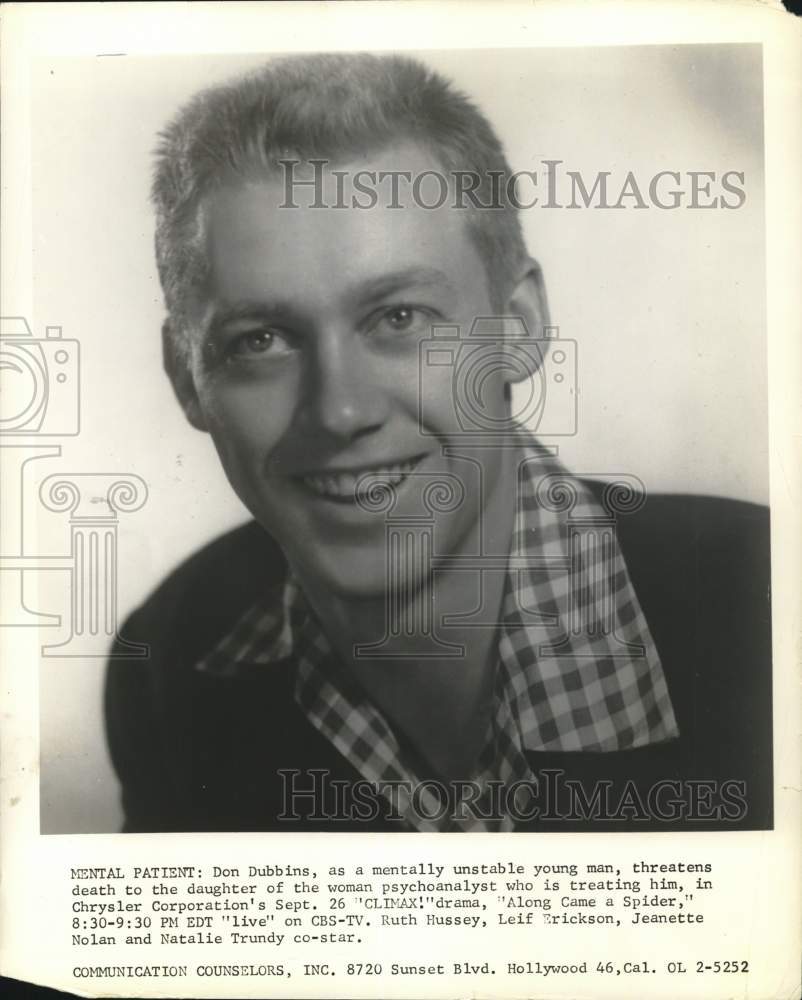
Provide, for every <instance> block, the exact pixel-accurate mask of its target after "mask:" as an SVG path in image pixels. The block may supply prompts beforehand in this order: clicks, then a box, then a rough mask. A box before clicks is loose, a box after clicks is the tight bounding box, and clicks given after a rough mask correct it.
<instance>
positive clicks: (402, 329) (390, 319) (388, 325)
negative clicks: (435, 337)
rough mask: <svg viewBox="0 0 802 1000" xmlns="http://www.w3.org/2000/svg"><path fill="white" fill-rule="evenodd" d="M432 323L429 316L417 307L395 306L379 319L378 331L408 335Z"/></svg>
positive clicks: (386, 310)
mask: <svg viewBox="0 0 802 1000" xmlns="http://www.w3.org/2000/svg"><path fill="white" fill-rule="evenodd" d="M429 321H430V317H429V314H428V313H427V312H426V311H425V310H424V309H419V308H417V307H416V306H393V307H392V308H391V309H385V310H384V311H383V312H382V314H381V315H380V316H379V318H378V322H377V324H376V329H377V330H378V331H385V332H388V333H406V332H407V331H409V330H416V329H419V328H421V327H423V326H424V325H425V324H426V323H428V322H429Z"/></svg>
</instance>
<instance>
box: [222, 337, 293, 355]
mask: <svg viewBox="0 0 802 1000" xmlns="http://www.w3.org/2000/svg"><path fill="white" fill-rule="evenodd" d="M288 350H289V345H288V344H287V341H286V340H285V339H284V338H283V337H282V336H281V335H280V334H279V333H276V332H275V331H274V330H248V331H247V332H245V333H239V334H237V335H236V336H235V337H233V338H232V339H231V341H230V342H229V346H228V350H227V354H228V356H229V357H233V358H244V359H247V358H258V357H264V356H265V355H268V354H269V355H271V356H278V355H282V354H286V352H287V351H288Z"/></svg>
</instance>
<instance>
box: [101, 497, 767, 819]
mask: <svg viewBox="0 0 802 1000" xmlns="http://www.w3.org/2000/svg"><path fill="white" fill-rule="evenodd" d="M768 527H769V526H768V513H767V511H766V510H765V509H764V508H762V507H759V506H756V505H753V504H749V503H742V502H739V501H732V500H722V499H717V498H710V497H692V496H667V495H666V496H659V495H658V496H650V497H649V499H648V502H647V503H646V504H645V506H644V507H643V509H642V510H640V511H639V512H638V513H636V514H633V515H630V516H628V517H622V518H621V519H620V521H619V541H620V544H621V548H622V551H623V553H624V557H625V559H626V562H627V565H628V567H629V572H630V576H631V578H632V582H633V584H634V586H635V590H636V592H637V595H638V598H639V600H640V603H641V606H642V608H643V610H644V613H645V615H646V618H647V620H648V622H649V626H650V628H651V632H652V635H653V637H654V640H655V643H656V645H657V649H658V651H659V653H660V657H661V659H662V663H663V669H664V671H665V675H666V680H667V682H668V686H669V690H670V693H671V698H672V702H673V705H674V710H675V713H676V716H677V721H678V723H679V727H680V731H681V735H680V738H679V739H677V740H672V741H669V742H667V743H664V744H660V745H654V746H650V747H646V748H642V749H637V750H627V751H618V752H613V753H553V752H534V753H531V754H529V755H528V756H529V758H530V762H531V764H532V767H533V770H534V772H535V774H536V775H538V777H539V782H540V785H539V788H540V791H539V797H538V799H537V800H536V801H534V802H532V801H531V800H530V802H529V805H528V806H527V807H526V811H527V814H528V812H532V813H534V812H535V811H537V815H533V816H532V817H531V819H529V820H527V821H522V822H521V824H520V826H519V829H522V830H551V831H558V830H560V831H565V830H587V829H594V830H602V829H604V830H633V829H641V830H669V829H684V830H692V829H693V830H710V829H749V830H754V829H769V828H771V826H772V743H771V617H770V609H769V584H770V573H769V532H768ZM283 568H284V563H283V557H282V555H281V553H280V551H279V549H278V547H277V546H276V545H275V543H274V542H273V541H272V539H271V538H270V537H269V536H268V534H267V533H266V532H265V531H264V530H263V529H262V528H260V527H259V526H258V525H256V524H255V523H251V524H247V525H244V526H243V527H241V528H238V529H236V530H234V531H232V532H230V533H229V534H227V535H225V536H223V537H222V538H219V539H217V540H216V541H214V542H212V543H211V544H210V545H208V546H206V547H205V548H204V549H202V550H201V551H200V552H198V553H196V554H195V555H193V556H192V557H191V558H190V559H189V560H188V561H187V562H185V563H184V564H183V565H182V566H180V567H179V568H178V569H177V570H176V571H175V572H173V573H172V574H171V575H170V576H169V577H168V578H167V580H166V581H165V582H164V583H163V584H162V585H161V586H160V587H159V588H158V590H157V591H156V592H155V593H154V594H153V595H152V596H151V597H150V598H149V599H148V600H147V601H146V602H145V604H144V605H143V606H142V607H141V608H140V609H139V610H138V611H137V612H136V613H135V614H133V615H132V616H131V618H130V619H129V620H128V622H127V623H126V624H125V626H124V627H123V629H122V634H123V636H124V637H125V638H127V639H129V640H133V641H137V642H142V643H147V644H148V645H149V646H150V657H149V658H148V659H146V660H141V659H140V660H135V659H120V658H115V659H112V660H110V665H109V670H108V677H107V685H106V695H105V699H106V723H107V730H108V739H109V745H110V748H111V755H112V759H113V762H114V765H115V767H116V769H117V773H118V775H119V777H120V780H121V782H122V788H123V805H124V810H125V816H126V821H125V827H124V829H125V830H127V831H130V832H145V831H170V830H174V831H190V830H238V831H249V830H292V829H298V828H299V827H301V828H303V829H307V830H310V829H321V830H323V829H328V830H340V831H345V830H379V829H381V830H404V829H406V827H405V826H404V825H403V824H401V823H399V821H398V820H394V819H393V818H392V817H387V816H379V817H378V818H374V819H373V820H371V821H364V820H349V821H341V820H331V819H325V818H320V817H321V816H324V815H325V814H329V815H330V814H331V812H332V811H333V810H334V809H335V804H334V799H333V798H332V796H333V795H334V794H335V793H334V791H333V789H336V788H337V786H336V785H333V784H332V782H333V781H337V780H339V781H344V782H346V783H347V784H348V785H351V784H352V783H354V782H358V781H359V780H360V777H361V776H360V775H359V774H358V772H356V771H355V770H354V769H353V768H352V767H351V766H350V765H349V764H348V763H347V762H346V760H345V759H344V758H343V757H341V756H340V754H339V753H338V752H337V751H336V750H335V749H334V748H333V747H332V746H331V745H330V744H329V743H328V741H327V740H326V739H325V738H324V737H322V736H321V735H320V734H319V733H318V732H317V730H316V729H315V728H314V727H313V726H312V725H311V724H310V723H309V722H308V721H307V720H306V718H305V716H304V714H303V713H302V711H301V710H300V709H299V708H298V707H297V706H296V704H295V702H294V699H293V683H294V663H293V662H292V661H286V662H283V663H281V664H278V665H275V666H267V667H266V666H257V665H254V666H253V667H252V668H251V667H247V666H246V667H245V669H244V670H243V671H242V672H241V673H240V674H239V675H237V676H235V677H233V678H224V677H217V676H211V675H208V674H203V673H201V672H199V671H197V670H196V669H195V664H196V662H197V661H198V660H200V659H201V658H202V656H203V654H204V653H206V652H207V651H208V650H209V649H210V648H211V647H212V646H213V645H214V644H215V643H216V642H217V641H218V640H219V639H220V638H222V636H223V635H224V634H225V633H226V632H227V631H228V630H229V629H230V628H231V627H232V626H233V625H234V623H235V622H236V621H237V619H238V618H239V617H240V616H241V615H242V614H243V612H244V611H245V609H246V608H247V607H248V606H249V605H251V604H252V603H254V601H255V600H256V599H257V596H258V595H259V594H260V593H261V592H263V590H264V588H265V587H266V586H268V585H269V584H270V583H271V581H275V580H277V579H278V578H280V575H281V574H282V573H283ZM116 651H117V652H118V653H119V652H120V651H121V648H120V647H118V649H117V650H116ZM282 770H285V771H288V772H298V773H296V774H295V775H294V776H293V775H290V774H284V775H282V774H280V773H279V772H280V771H282ZM324 770H325V771H328V777H327V778H326V779H325V780H323V779H322V778H321V777H320V773H319V772H321V771H324ZM310 772H312V773H310ZM315 772H317V773H315ZM313 786H314V787H316V788H317V790H318V791H319V792H320V793H321V794H322V795H323V797H324V802H323V805H322V807H321V806H320V805H314V806H313V804H312V800H311V799H306V798H304V797H303V796H300V797H296V798H295V799H291V798H290V799H288V795H289V792H290V791H291V790H292V789H293V788H294V789H295V790H296V791H303V790H304V789H311V788H312V787H313ZM343 787H345V786H340V789H342V788H343ZM339 794H342V792H341V791H340V793H339ZM382 801H383V800H382ZM310 810H311V815H310ZM282 813H294V814H295V815H297V816H298V817H299V818H298V819H297V820H292V819H287V818H283V819H278V817H279V814H282ZM305 814H306V815H305ZM316 816H317V817H318V818H315V817H316Z"/></svg>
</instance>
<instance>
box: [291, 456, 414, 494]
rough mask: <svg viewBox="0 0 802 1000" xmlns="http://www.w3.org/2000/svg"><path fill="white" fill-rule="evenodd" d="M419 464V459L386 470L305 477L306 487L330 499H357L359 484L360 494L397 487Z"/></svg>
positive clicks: (388, 467) (391, 466)
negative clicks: (377, 487)
mask: <svg viewBox="0 0 802 1000" xmlns="http://www.w3.org/2000/svg"><path fill="white" fill-rule="evenodd" d="M417 464H418V459H417V458H415V459H411V460H410V461H408V462H399V464H398V465H390V466H387V467H385V468H376V469H363V470H362V471H361V472H357V473H353V472H338V473H336V474H331V473H327V474H326V475H313V476H304V477H303V481H304V483H305V485H306V486H308V487H309V488H310V489H311V490H314V491H315V493H321V494H322V495H323V496H329V497H355V496H356V495H357V483H359V490H360V492H365V491H366V490H368V489H371V488H373V487H376V486H379V485H388V486H397V485H398V484H399V483H400V482H402V480H403V479H404V478H405V477H406V476H407V475H409V473H410V472H411V471H412V470H413V469H414V468H415V466H416V465H417Z"/></svg>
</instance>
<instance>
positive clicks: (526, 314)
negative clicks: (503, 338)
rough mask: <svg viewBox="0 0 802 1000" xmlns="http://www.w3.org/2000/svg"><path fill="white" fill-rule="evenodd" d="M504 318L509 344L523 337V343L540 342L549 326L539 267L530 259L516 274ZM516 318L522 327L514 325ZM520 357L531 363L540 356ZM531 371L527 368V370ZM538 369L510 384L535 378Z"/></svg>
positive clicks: (535, 367) (536, 366) (533, 369)
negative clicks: (528, 341)
mask: <svg viewBox="0 0 802 1000" xmlns="http://www.w3.org/2000/svg"><path fill="white" fill-rule="evenodd" d="M504 315H505V316H506V317H508V320H507V324H506V326H507V327H508V329H507V330H506V331H505V333H506V335H507V336H508V337H509V342H510V343H511V344H514V343H515V342H516V341H520V340H521V338H522V337H525V338H526V340H534V341H539V342H540V343H542V342H543V339H544V330H545V328H546V327H548V326H549V325H550V318H549V304H548V300H547V298H546V286H545V283H544V281H543V272H542V270H541V268H540V264H538V262H537V261H536V260H534V259H533V258H531V257H528V258H527V259H526V260H525V261H524V262H523V263H522V264H521V266H520V268H519V270H518V274H517V280H516V281H515V284H514V285H513V287H512V290H511V291H510V293H509V295H508V296H507V300H506V302H505V305H504ZM516 318H517V319H518V320H519V321H520V320H523V326H522V325H521V323H520V322H518V323H516V322H515V320H516ZM519 357H529V358H530V359H531V360H532V361H534V360H535V359H536V358H537V357H539V352H536V353H535V354H532V353H531V352H523V354H521V355H519ZM541 360H542V359H541ZM530 367H531V366H530V365H526V368H527V369H529V368H530ZM538 367H539V364H535V365H534V367H532V368H531V370H527V371H526V372H524V373H522V375H521V377H520V379H513V380H512V381H523V379H525V378H527V377H528V376H531V375H534V373H535V371H537V368H538Z"/></svg>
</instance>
